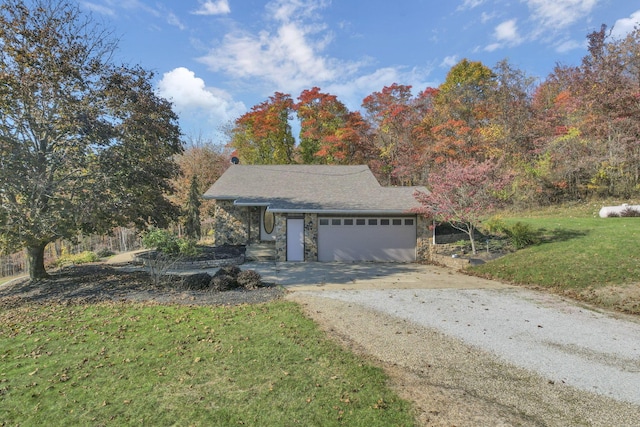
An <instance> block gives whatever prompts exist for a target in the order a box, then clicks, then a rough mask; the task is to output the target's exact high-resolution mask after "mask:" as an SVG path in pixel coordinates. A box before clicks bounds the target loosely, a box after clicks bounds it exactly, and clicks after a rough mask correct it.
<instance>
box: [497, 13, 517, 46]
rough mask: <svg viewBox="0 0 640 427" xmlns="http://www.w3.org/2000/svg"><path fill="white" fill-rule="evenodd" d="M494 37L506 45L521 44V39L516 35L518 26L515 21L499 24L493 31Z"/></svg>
mask: <svg viewBox="0 0 640 427" xmlns="http://www.w3.org/2000/svg"><path fill="white" fill-rule="evenodd" d="M493 35H494V37H495V38H496V39H497V40H498V41H500V42H504V43H507V44H508V45H511V46H515V45H518V44H520V43H521V42H522V37H520V34H518V25H517V20H516V19H510V20H508V21H504V22H502V23H500V24H499V25H498V26H497V27H496V28H495V30H494V33H493Z"/></svg>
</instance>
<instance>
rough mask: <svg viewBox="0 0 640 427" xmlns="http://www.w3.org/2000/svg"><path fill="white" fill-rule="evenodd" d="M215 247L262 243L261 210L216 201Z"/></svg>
mask: <svg viewBox="0 0 640 427" xmlns="http://www.w3.org/2000/svg"><path fill="white" fill-rule="evenodd" d="M213 230H214V234H213V235H214V244H215V245H218V246H220V245H247V244H250V243H255V242H258V241H260V209H259V208H257V207H253V206H252V207H247V206H236V205H234V204H233V201H232V200H216V205H215V209H214V214H213Z"/></svg>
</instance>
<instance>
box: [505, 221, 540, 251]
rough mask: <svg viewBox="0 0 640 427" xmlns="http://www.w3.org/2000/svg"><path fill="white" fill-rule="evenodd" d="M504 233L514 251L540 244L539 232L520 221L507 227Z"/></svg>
mask: <svg viewBox="0 0 640 427" xmlns="http://www.w3.org/2000/svg"><path fill="white" fill-rule="evenodd" d="M504 232H505V233H506V235H507V237H508V238H509V241H510V242H511V244H512V245H513V247H514V248H516V249H523V248H526V247H527V246H531V245H535V244H537V243H539V242H540V236H539V235H540V232H539V230H536V229H534V228H533V227H532V226H531V225H529V224H525V223H522V222H520V221H518V222H516V223H515V224H513V225H511V226H509V227H507V228H506V229H505V230H504Z"/></svg>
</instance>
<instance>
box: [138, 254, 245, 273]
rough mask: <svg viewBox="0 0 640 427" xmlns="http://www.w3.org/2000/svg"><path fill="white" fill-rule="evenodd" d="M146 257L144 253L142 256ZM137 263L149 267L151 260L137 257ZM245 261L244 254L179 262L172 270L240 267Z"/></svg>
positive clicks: (172, 266)
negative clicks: (227, 266)
mask: <svg viewBox="0 0 640 427" xmlns="http://www.w3.org/2000/svg"><path fill="white" fill-rule="evenodd" d="M142 255H144V253H143V254H142ZM134 261H135V262H136V263H139V264H142V265H144V266H148V265H149V259H148V258H146V257H144V256H140V255H136V256H135V258H134ZM244 261H245V257H244V254H243V255H240V256H237V257H235V258H226V259H208V260H203V261H178V262H176V263H175V264H173V265H171V268H170V269H171V270H200V269H205V268H218V267H224V266H226V265H240V264H243V263H244Z"/></svg>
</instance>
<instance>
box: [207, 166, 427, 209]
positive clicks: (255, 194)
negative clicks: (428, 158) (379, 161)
mask: <svg viewBox="0 0 640 427" xmlns="http://www.w3.org/2000/svg"><path fill="white" fill-rule="evenodd" d="M415 190H420V191H423V192H426V191H427V189H426V188H424V187H382V186H381V185H380V184H379V183H378V181H377V180H376V178H375V176H373V174H372V173H371V171H370V170H369V167H367V166H326V165H232V166H231V167H229V169H227V171H226V172H225V173H224V174H223V175H222V176H221V177H220V178H219V179H218V180H217V181H216V182H215V183H214V184H213V185H212V186H211V188H209V190H207V192H206V193H205V194H204V198H206V199H226V200H234V201H235V203H236V204H245V205H261V206H269V209H270V210H272V211H275V212H318V213H322V212H325V213H349V212H353V213H361V214H365V213H372V214H374V213H387V214H391V213H396V214H398V213H405V212H408V211H409V210H411V209H412V208H415V207H418V206H419V204H418V202H417V201H416V199H415V198H414V197H413V194H414V191H415Z"/></svg>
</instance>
